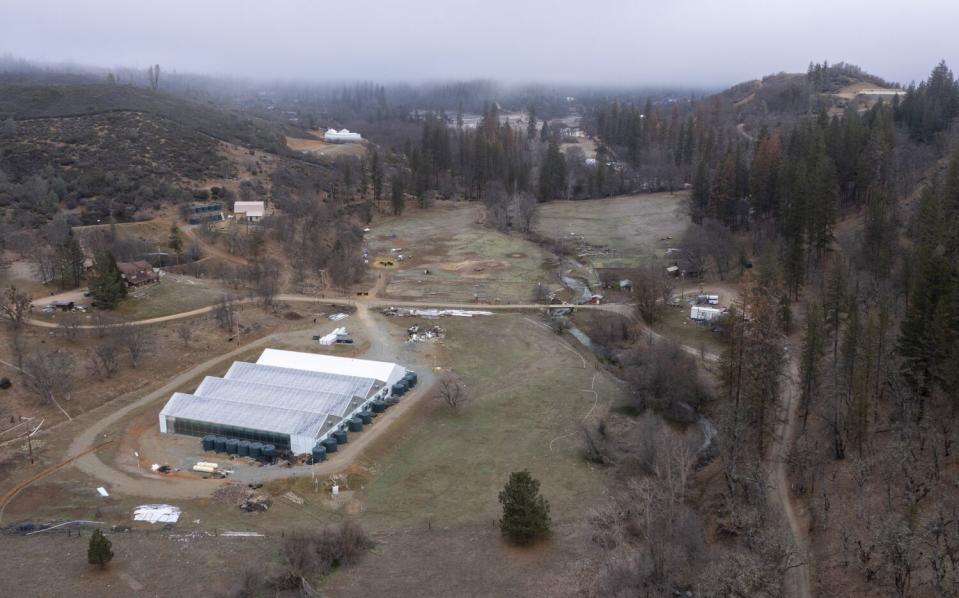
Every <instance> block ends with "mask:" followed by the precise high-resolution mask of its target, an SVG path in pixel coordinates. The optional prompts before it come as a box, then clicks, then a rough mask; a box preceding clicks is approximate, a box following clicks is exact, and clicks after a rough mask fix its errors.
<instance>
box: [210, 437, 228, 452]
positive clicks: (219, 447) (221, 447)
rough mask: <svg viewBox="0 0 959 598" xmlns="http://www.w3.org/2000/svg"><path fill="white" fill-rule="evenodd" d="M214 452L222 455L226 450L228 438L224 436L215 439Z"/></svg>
mask: <svg viewBox="0 0 959 598" xmlns="http://www.w3.org/2000/svg"><path fill="white" fill-rule="evenodd" d="M213 450H215V451H216V452H218V453H222V452H223V451H225V450H226V438H224V437H222V436H217V437H216V438H214V439H213Z"/></svg>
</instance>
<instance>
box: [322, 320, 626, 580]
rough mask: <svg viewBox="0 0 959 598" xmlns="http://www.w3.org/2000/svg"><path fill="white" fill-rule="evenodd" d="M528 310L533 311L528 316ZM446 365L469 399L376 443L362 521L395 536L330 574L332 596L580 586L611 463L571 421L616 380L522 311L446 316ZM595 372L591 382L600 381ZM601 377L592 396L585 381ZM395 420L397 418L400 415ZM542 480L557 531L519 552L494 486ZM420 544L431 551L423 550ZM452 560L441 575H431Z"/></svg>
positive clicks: (602, 400)
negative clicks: (588, 446) (586, 449)
mask: <svg viewBox="0 0 959 598" xmlns="http://www.w3.org/2000/svg"><path fill="white" fill-rule="evenodd" d="M530 319H532V318H530ZM442 325H443V326H445V327H447V329H448V332H449V336H448V338H447V342H446V345H445V347H444V348H443V352H442V353H443V355H444V358H443V359H441V363H443V364H444V365H449V366H451V367H452V368H453V370H454V371H456V372H457V373H459V374H460V375H461V376H462V377H463V378H464V380H465V381H466V383H467V385H468V386H469V388H470V391H471V393H472V395H473V397H474V398H473V400H472V401H471V402H470V403H469V404H468V405H467V406H466V407H465V408H463V409H462V411H461V412H459V413H453V412H451V411H450V410H449V409H448V408H447V407H446V406H445V405H444V404H441V403H440V402H439V401H438V400H433V401H426V402H424V403H423V404H421V405H420V406H418V408H417V409H416V410H415V411H414V412H413V413H412V414H411V415H412V418H411V420H412V421H408V422H407V425H405V426H403V425H397V426H396V427H395V429H392V430H390V433H389V434H388V435H387V436H384V437H383V438H381V439H380V441H379V442H378V444H377V445H376V448H375V449H374V450H372V451H371V452H370V454H369V455H368V458H369V462H368V466H369V468H370V471H372V472H373V473H372V478H371V479H370V481H368V482H367V483H366V484H365V487H363V488H362V489H361V490H359V491H357V493H356V499H357V501H358V503H359V509H360V513H361V519H362V521H364V524H365V525H368V526H370V527H371V529H373V530H374V531H376V532H381V533H386V532H387V530H389V536H388V541H386V542H383V543H382V544H381V545H380V546H379V547H378V548H377V550H376V555H375V556H374V557H371V558H368V559H367V560H365V561H364V562H363V563H362V564H361V565H360V566H359V567H357V568H354V569H350V570H346V571H344V572H343V573H341V574H337V575H336V576H335V577H334V578H333V579H332V580H330V586H329V589H330V590H331V594H332V595H351V596H352V595H364V594H365V595H386V594H391V593H392V594H395V595H399V594H402V593H407V592H412V591H416V589H417V588H421V589H422V588H424V587H429V588H430V593H431V594H432V595H459V596H462V595H506V594H512V595H524V594H525V595H559V594H567V593H570V592H572V591H574V590H575V583H573V579H574V577H575V571H576V566H580V565H583V563H584V562H586V561H588V559H589V556H590V554H591V552H590V551H591V550H592V547H591V544H590V542H589V540H588V538H587V537H583V536H584V534H585V530H584V528H585V525H584V523H585V517H586V515H587V513H588V512H589V509H588V508H584V505H588V504H591V503H594V502H596V501H598V500H600V499H601V498H602V496H603V493H604V490H603V488H604V487H605V475H606V474H605V473H604V472H603V471H602V470H598V469H595V468H593V467H591V466H590V465H589V464H587V463H586V462H585V461H584V460H583V459H582V458H581V457H580V456H579V453H578V442H579V440H578V434H577V426H578V424H579V422H580V421H581V420H582V418H583V417H584V416H586V415H587V414H590V416H595V415H597V414H601V413H603V412H604V411H605V410H606V409H607V408H608V406H609V404H610V402H612V401H614V400H617V399H619V398H620V393H621V390H620V389H619V388H618V387H617V386H616V385H615V384H614V383H613V382H612V381H611V380H610V379H609V378H607V377H606V375H605V374H603V373H598V372H597V370H596V369H595V368H594V367H593V365H592V363H591V362H589V361H588V360H587V361H586V367H584V361H583V359H582V358H581V357H580V356H579V355H578V354H577V353H576V352H575V351H574V350H572V349H571V348H570V347H569V346H568V345H565V343H564V342H563V341H562V340H561V339H560V338H559V337H558V336H556V334H555V333H553V332H552V331H549V330H547V329H545V328H544V327H542V325H540V324H537V323H534V322H532V321H530V320H527V319H526V318H524V317H523V316H518V315H516V316H507V315H503V316H499V315H498V316H495V317H490V318H475V319H470V320H466V319H463V320H456V321H452V320H444V321H443V323H442ZM594 376H595V382H594ZM591 387H594V388H595V390H596V392H597V394H596V395H595V396H594V395H593V394H592V393H588V392H583V391H584V390H585V389H590V388H591ZM398 423H401V422H398ZM524 468H526V469H529V470H530V472H531V473H532V474H533V475H534V477H536V478H537V479H539V480H540V482H541V484H542V486H541V491H542V492H543V494H544V495H545V496H546V497H547V498H548V500H549V501H550V504H551V508H552V517H553V521H554V524H555V527H556V533H555V537H554V539H553V540H551V541H549V542H547V543H545V544H544V545H542V546H540V547H538V548H534V549H531V550H517V549H514V548H511V547H510V546H508V545H506V544H505V543H504V542H502V540H501V539H500V537H499V532H498V530H497V529H496V528H495V522H496V520H497V519H498V517H499V515H500V506H499V503H498V500H497V495H498V492H499V491H500V490H501V489H502V486H503V484H504V483H505V482H506V480H507V478H508V477H509V474H510V472H512V471H518V470H521V469H524ZM424 555H429V556H428V563H429V564H428V566H427V561H425V560H424ZM435 571H444V572H445V576H444V580H442V581H441V582H439V583H437V581H436V580H435V578H434V577H432V573H433V572H435Z"/></svg>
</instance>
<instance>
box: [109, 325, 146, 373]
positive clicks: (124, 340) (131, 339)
mask: <svg viewBox="0 0 959 598" xmlns="http://www.w3.org/2000/svg"><path fill="white" fill-rule="evenodd" d="M113 331H114V334H115V335H116V338H117V340H118V341H119V343H120V345H121V346H122V347H123V348H124V349H126V351H127V354H129V355H130V363H131V364H132V365H133V367H134V368H136V367H137V366H138V365H139V364H140V358H141V357H143V356H144V355H145V354H147V353H149V352H150V350H151V349H152V348H153V338H152V337H151V336H150V335H149V333H148V331H147V330H146V327H145V326H136V325H133V324H122V325H120V326H116V327H115V328H114V329H113Z"/></svg>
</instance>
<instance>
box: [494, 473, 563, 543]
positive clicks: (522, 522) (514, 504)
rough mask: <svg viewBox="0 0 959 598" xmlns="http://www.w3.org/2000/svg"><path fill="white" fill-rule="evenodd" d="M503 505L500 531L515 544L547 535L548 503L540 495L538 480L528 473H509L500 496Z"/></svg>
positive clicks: (548, 526) (548, 521)
mask: <svg viewBox="0 0 959 598" xmlns="http://www.w3.org/2000/svg"><path fill="white" fill-rule="evenodd" d="M499 502H500V504H502V505H503V518H502V519H501V520H500V522H499V523H500V529H501V530H502V532H503V534H504V535H505V536H506V537H508V538H509V539H510V540H512V541H513V542H515V543H517V544H530V543H532V542H533V541H535V540H537V539H539V538H542V537H544V536H546V534H548V533H549V528H550V524H551V522H550V517H549V502H547V500H546V499H545V498H543V497H542V496H540V494H539V481H538V480H536V479H534V478H533V476H531V475H530V473H529V471H527V470H525V469H524V470H523V471H516V472H513V473H511V474H510V476H509V481H508V482H507V483H506V486H505V487H504V488H503V490H502V491H501V492H500V493H499Z"/></svg>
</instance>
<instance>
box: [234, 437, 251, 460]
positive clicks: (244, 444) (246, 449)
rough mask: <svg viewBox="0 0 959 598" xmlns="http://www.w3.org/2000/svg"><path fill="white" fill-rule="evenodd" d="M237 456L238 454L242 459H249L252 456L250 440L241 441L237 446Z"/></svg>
mask: <svg viewBox="0 0 959 598" xmlns="http://www.w3.org/2000/svg"><path fill="white" fill-rule="evenodd" d="M236 454H237V455H240V456H241V457H249V456H250V441H249V440H241V441H240V442H239V444H237V445H236Z"/></svg>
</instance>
